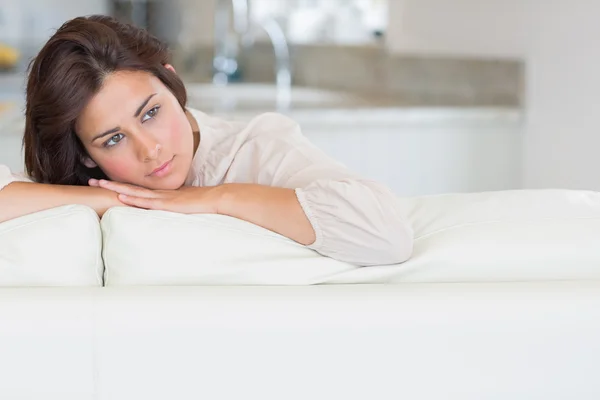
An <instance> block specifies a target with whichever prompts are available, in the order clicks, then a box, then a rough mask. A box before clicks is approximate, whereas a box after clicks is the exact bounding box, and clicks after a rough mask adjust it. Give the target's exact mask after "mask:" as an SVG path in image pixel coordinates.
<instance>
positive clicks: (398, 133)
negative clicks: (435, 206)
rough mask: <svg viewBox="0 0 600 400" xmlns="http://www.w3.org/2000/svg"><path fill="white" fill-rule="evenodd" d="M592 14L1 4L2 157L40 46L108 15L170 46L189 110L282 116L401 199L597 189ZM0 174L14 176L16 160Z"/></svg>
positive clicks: (512, 2) (462, 8)
mask: <svg viewBox="0 0 600 400" xmlns="http://www.w3.org/2000/svg"><path fill="white" fill-rule="evenodd" d="M598 12H600V3H599V2H592V1H584V0H574V1H566V0H555V1H550V2H542V1H537V0H521V1H519V0H504V1H503V0H171V1H168V0H146V1H142V0H132V1H124V0H105V1H102V0H46V1H43V2H41V1H34V0H21V1H19V2H15V1H9V0H0V136H3V138H2V139H3V141H0V143H3V144H2V145H3V146H6V143H12V145H14V146H17V144H18V143H19V140H20V136H19V135H20V134H21V133H22V123H23V119H22V110H23V88H24V79H25V70H26V66H27V64H28V62H29V61H30V60H31V58H32V57H33V56H34V55H35V54H36V52H37V51H38V50H39V48H40V47H41V46H42V45H43V44H44V42H45V41H46V40H47V39H48V37H49V36H50V35H51V34H52V33H53V32H54V30H55V29H57V28H58V27H59V26H60V25H61V24H62V23H63V22H64V21H66V20H68V19H70V18H73V17H76V16H80V15H88V14H108V15H113V16H116V17H117V18H119V19H122V20H124V21H128V22H131V23H134V24H136V25H138V26H140V27H143V28H145V29H147V30H149V31H150V32H151V33H153V34H154V35H156V36H158V37H159V38H160V39H162V40H164V41H165V42H167V43H168V44H169V45H170V47H171V50H172V54H173V64H174V66H175V68H176V70H177V71H178V73H179V74H180V75H181V77H182V79H183V80H184V82H185V83H186V86H187V88H188V91H189V98H190V103H189V106H190V107H193V108H198V109H200V110H202V111H204V112H207V113H212V114H218V115H222V116H224V117H226V118H234V119H248V118H251V117H252V116H253V115H256V114H258V113H261V112H265V111H278V112H282V113H286V114H288V115H290V116H291V117H292V118H295V119H296V120H297V121H298V122H299V123H300V125H301V127H302V129H303V132H304V134H305V135H306V136H308V137H309V139H310V140H311V141H313V142H314V143H315V144H317V145H318V146H319V147H321V148H323V149H324V150H325V151H326V152H328V153H329V154H330V155H332V156H333V157H335V158H338V159H339V160H341V161H342V162H344V163H345V164H347V165H348V166H349V167H351V168H353V169H355V170H357V171H359V172H361V173H362V174H363V175H365V176H368V177H371V178H373V179H377V180H380V181H383V182H385V183H387V184H388V185H390V186H391V187H392V189H393V190H394V191H395V192H396V193H398V194H399V195H424V194H436V193H446V192H468V191H485V190H503V189H520V188H548V187H552V188H578V189H590V190H600V179H599V178H598V172H597V171H599V170H600V168H599V167H600V161H599V158H598V157H597V156H596V152H597V149H598V148H599V146H600V133H598V132H599V131H600V121H598V117H596V115H598V113H597V112H596V110H595V109H594V106H595V105H596V104H597V103H598V100H596V88H597V87H598V84H599V83H600V82H599V81H600V78H598V72H597V71H598V70H599V68H600V56H599V55H598V50H596V49H595V48H594V45H593V38H595V37H598V34H600V25H599V24H597V23H596V22H595V21H594V16H595V15H597V14H598ZM10 140H12V142H11V141H10ZM0 163H8V164H10V165H11V167H13V168H16V169H18V168H19V167H20V169H22V163H21V160H20V158H19V157H18V156H17V155H15V156H14V158H13V159H10V160H0Z"/></svg>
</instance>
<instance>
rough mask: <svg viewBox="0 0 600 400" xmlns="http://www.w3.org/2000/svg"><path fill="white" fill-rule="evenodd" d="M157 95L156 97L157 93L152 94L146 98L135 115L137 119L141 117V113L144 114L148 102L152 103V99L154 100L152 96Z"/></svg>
mask: <svg viewBox="0 0 600 400" xmlns="http://www.w3.org/2000/svg"><path fill="white" fill-rule="evenodd" d="M155 95H156V93H152V94H151V95H150V96H148V97H147V98H146V100H144V102H143V103H142V104H141V105H140V106H139V107H138V109H137V110H136V111H135V114H134V115H133V117H134V118H137V117H138V116H139V115H140V113H141V112H142V110H143V109H144V107H146V104H148V102H149V101H150V99H151V98H152V96H155Z"/></svg>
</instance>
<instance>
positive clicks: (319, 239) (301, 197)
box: [294, 188, 323, 249]
mask: <svg viewBox="0 0 600 400" xmlns="http://www.w3.org/2000/svg"><path fill="white" fill-rule="evenodd" d="M294 191H295V192H296V198H297V199H298V202H299V203H300V207H302V210H303V211H304V213H305V214H306V217H307V218H308V221H309V222H310V224H311V225H312V227H313V229H314V231H315V241H314V242H313V243H312V244H309V245H308V246H306V247H308V248H311V249H318V248H320V247H321V246H322V245H323V231H322V230H321V225H320V224H319V219H318V218H317V217H316V215H315V214H314V213H313V211H312V208H311V207H310V206H309V204H308V200H307V199H306V193H304V190H303V189H300V188H297V189H295V190H294Z"/></svg>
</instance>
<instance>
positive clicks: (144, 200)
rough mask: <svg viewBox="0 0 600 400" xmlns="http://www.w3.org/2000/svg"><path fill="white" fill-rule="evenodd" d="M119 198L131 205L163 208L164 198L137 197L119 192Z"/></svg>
mask: <svg viewBox="0 0 600 400" xmlns="http://www.w3.org/2000/svg"><path fill="white" fill-rule="evenodd" d="M119 200H121V202H122V203H124V204H127V205H129V206H133V207H138V208H145V209H148V210H161V209H162V208H163V199H158V198H148V197H136V196H129V195H126V194H119Z"/></svg>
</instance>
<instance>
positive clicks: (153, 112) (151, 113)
mask: <svg viewBox="0 0 600 400" xmlns="http://www.w3.org/2000/svg"><path fill="white" fill-rule="evenodd" d="M159 108H160V106H156V107H152V108H151V109H149V110H148V111H147V112H146V114H144V117H143V118H142V122H146V121H148V120H149V119H152V118H154V117H156V114H158V109H159Z"/></svg>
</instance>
